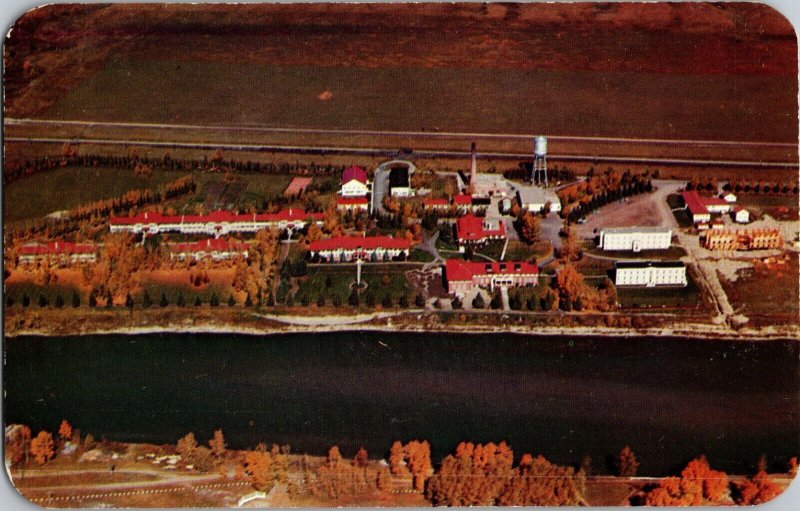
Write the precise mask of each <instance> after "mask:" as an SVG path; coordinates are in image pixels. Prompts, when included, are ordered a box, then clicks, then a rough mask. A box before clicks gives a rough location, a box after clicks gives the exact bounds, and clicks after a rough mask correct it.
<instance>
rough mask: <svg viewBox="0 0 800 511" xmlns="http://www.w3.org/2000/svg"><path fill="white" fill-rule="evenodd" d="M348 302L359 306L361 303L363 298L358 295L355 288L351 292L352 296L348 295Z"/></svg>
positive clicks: (353, 305)
mask: <svg viewBox="0 0 800 511" xmlns="http://www.w3.org/2000/svg"><path fill="white" fill-rule="evenodd" d="M347 303H349V304H350V306H352V307H358V306H359V305H361V298H359V296H358V290H357V289H355V288H353V290H352V291H351V292H350V296H348V297H347Z"/></svg>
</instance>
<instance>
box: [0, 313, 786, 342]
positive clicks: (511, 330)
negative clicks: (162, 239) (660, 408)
mask: <svg viewBox="0 0 800 511" xmlns="http://www.w3.org/2000/svg"><path fill="white" fill-rule="evenodd" d="M248 317H249V320H250V321H249V322H250V323H252V322H253V320H256V321H257V322H258V323H261V324H257V323H252V324H251V325H248V326H243V325H242V324H240V323H237V324H233V323H229V322H225V323H222V324H220V323H215V322H208V323H203V324H195V323H194V322H192V323H191V324H187V323H186V321H183V322H175V321H170V322H166V323H164V324H151V325H142V326H116V327H111V328H103V327H90V328H85V327H81V328H76V329H72V331H69V332H59V331H56V330H54V329H53V328H41V327H40V328H24V327H23V328H19V329H15V330H14V331H13V332H8V331H5V332H4V336H5V337H6V338H8V339H14V338H18V337H26V336H36V337H78V336H84V335H155V334H165V333H174V334H216V335H223V334H236V335H247V336H253V337H255V336H271V335H283V334H316V333H333V332H376V333H394V332H398V333H448V334H467V335H479V334H487V333H488V334H495V335H502V334H509V335H535V336H559V335H571V336H578V337H613V338H618V337H626V338H654V337H655V338H687V339H696V340H705V341H728V342H766V341H787V340H788V341H795V342H800V327H798V326H794V325H784V326H782V327H775V326H771V327H766V328H762V329H748V328H741V329H739V330H733V329H730V328H724V327H720V326H718V325H714V324H703V323H683V324H681V325H679V326H678V325H667V326H662V327H653V328H624V327H623V328H620V327H608V326H587V325H578V326H532V325H509V324H506V325H490V324H484V325H479V324H469V323H466V324H461V325H459V326H456V325H453V324H444V323H439V322H437V321H433V322H431V321H425V320H426V319H427V320H430V319H432V318H435V319H438V318H437V316H436V314H435V313H430V312H427V311H426V312H413V311H405V312H377V313H370V314H358V315H353V316H337V317H332V316H329V317H327V318H326V317H322V318H324V319H327V320H326V321H323V322H321V323H320V322H315V320H314V319H313V318H309V316H298V315H285V316H284V315H279V314H262V313H255V312H253V313H250V314H248ZM6 319H8V317H6ZM393 320H399V321H397V322H394V321H393ZM376 321H377V322H376ZM62 326H63V325H62Z"/></svg>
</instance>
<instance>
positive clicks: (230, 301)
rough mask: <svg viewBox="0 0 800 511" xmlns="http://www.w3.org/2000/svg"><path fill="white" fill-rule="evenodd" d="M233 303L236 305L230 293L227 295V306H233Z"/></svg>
mask: <svg viewBox="0 0 800 511" xmlns="http://www.w3.org/2000/svg"><path fill="white" fill-rule="evenodd" d="M234 305H236V299H235V298H234V297H233V295H230V296H229V297H228V307H233V306H234Z"/></svg>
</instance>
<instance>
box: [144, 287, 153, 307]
mask: <svg viewBox="0 0 800 511" xmlns="http://www.w3.org/2000/svg"><path fill="white" fill-rule="evenodd" d="M151 305H153V300H152V299H151V298H150V293H148V292H147V290H145V292H144V296H143V297H142V307H144V308H145V309H147V308H149V307H150V306H151Z"/></svg>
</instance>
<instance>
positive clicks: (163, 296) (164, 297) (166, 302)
mask: <svg viewBox="0 0 800 511" xmlns="http://www.w3.org/2000/svg"><path fill="white" fill-rule="evenodd" d="M158 305H160V306H161V307H166V306H167V305H169V300H167V295H166V294H165V293H164V292H163V291H162V292H161V301H160V302H158Z"/></svg>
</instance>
